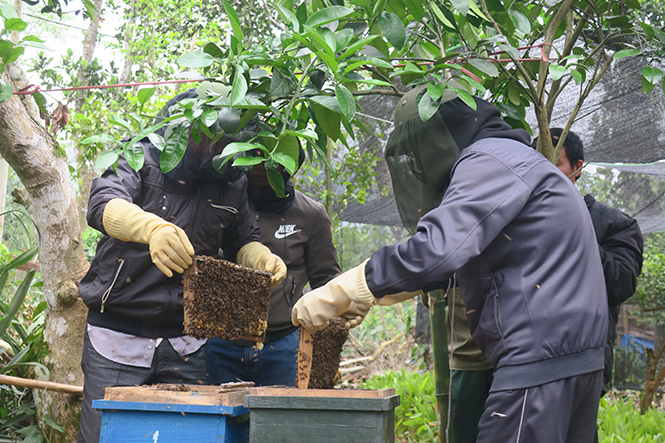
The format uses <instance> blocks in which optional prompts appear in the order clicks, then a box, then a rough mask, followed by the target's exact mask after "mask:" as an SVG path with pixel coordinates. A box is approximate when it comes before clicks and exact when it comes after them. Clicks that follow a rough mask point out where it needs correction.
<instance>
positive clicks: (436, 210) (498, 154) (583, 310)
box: [292, 90, 608, 443]
mask: <svg viewBox="0 0 665 443" xmlns="http://www.w3.org/2000/svg"><path fill="white" fill-rule="evenodd" d="M418 93H423V92H422V91H420V92H419V91H417V90H416V91H414V92H412V93H410V94H411V95H409V94H407V95H406V96H405V97H403V99H401V100H400V102H399V104H398V109H397V110H396V120H398V121H399V122H400V123H399V124H396V127H395V129H394V130H393V132H392V133H391V135H390V138H389V140H388V145H387V147H386V158H387V161H388V164H389V166H390V167H391V176H392V180H393V188H394V189H395V192H396V196H397V197H398V198H397V202H398V205H400V206H401V207H400V211H401V212H402V219H403V221H405V225H406V226H409V220H410V221H412V222H413V225H412V226H414V227H415V231H414V235H413V237H411V238H410V239H409V240H407V241H406V242H404V243H401V244H398V245H392V246H386V247H384V248H381V249H379V250H378V251H376V252H375V253H374V254H373V255H372V257H371V258H370V259H368V260H367V261H365V262H364V263H362V264H361V265H359V266H358V267H356V268H354V269H351V270H350V271H347V272H345V273H343V274H341V275H340V276H339V277H336V278H334V279H333V280H331V281H330V282H329V283H328V284H326V285H325V286H323V287H321V288H319V289H317V290H314V291H311V292H310V293H308V294H305V296H303V298H302V299H300V301H299V302H298V303H296V305H295V307H294V309H293V312H292V321H293V323H294V324H297V325H302V326H303V327H306V328H308V329H311V330H317V329H320V328H323V327H325V325H326V323H327V322H328V320H329V319H330V318H333V317H335V316H337V315H340V314H341V313H343V312H345V311H346V310H347V309H348V307H349V305H350V304H351V303H352V302H353V303H356V304H359V305H363V306H371V305H373V304H391V303H396V302H399V301H403V300H406V299H408V298H410V297H413V296H415V295H416V294H420V293H422V291H430V290H434V289H446V288H447V287H448V280H449V279H450V278H451V277H453V275H455V277H456V279H457V283H458V285H459V289H460V292H461V296H462V299H463V301H464V304H465V305H466V315H467V319H468V322H469V327H470V331H471V334H472V336H473V338H474V340H475V342H476V343H477V344H478V346H479V347H480V349H481V350H482V351H483V353H484V354H485V356H486V357H487V358H488V359H489V361H490V362H491V363H492V365H493V366H494V368H495V373H494V380H493V381H492V385H491V388H490V393H489V397H488V399H487V401H486V403H485V411H484V413H483V415H482V417H481V419H480V422H479V426H478V427H479V434H478V439H477V442H478V443H488V442H498V441H501V442H504V441H511V442H542V443H557V442H571V443H572V442H585V441H592V439H593V434H594V431H595V426H596V418H597V413H598V402H599V398H600V390H601V387H602V369H603V359H604V349H603V346H604V342H605V340H606V335H607V315H608V314H607V306H606V305H607V302H606V300H605V281H604V277H603V270H602V266H601V263H600V258H599V255H598V252H597V251H598V249H597V245H596V241H595V236H594V231H593V225H592V224H591V219H590V218H589V214H588V211H587V209H586V207H585V205H584V202H583V201H582V200H581V199H579V198H576V197H575V192H574V187H573V184H572V183H571V182H570V181H569V180H567V179H566V177H565V176H563V175H562V174H561V173H560V172H559V171H558V170H557V169H556V167H555V166H554V165H553V164H552V163H551V162H550V161H549V160H547V159H546V158H545V157H544V156H543V155H541V154H540V153H539V152H537V151H534V150H533V149H531V148H530V146H529V141H530V137H529V135H528V134H527V132H526V131H523V130H519V129H518V130H515V129H513V128H511V127H510V126H509V125H508V124H507V123H506V122H505V121H503V119H501V116H500V112H499V110H498V109H497V108H496V107H495V106H493V105H491V104H490V103H488V102H486V101H484V100H481V99H478V98H474V100H475V102H476V105H477V109H476V110H475V111H474V110H472V109H471V108H470V107H469V106H467V105H466V104H465V103H463V102H462V100H460V99H459V98H456V97H455V95H454V93H452V91H448V92H447V93H446V95H444V97H443V99H442V103H441V105H440V107H439V109H438V112H436V113H435V115H434V116H433V117H432V118H430V119H429V120H428V121H427V122H423V121H422V120H421V119H420V117H419V116H418V113H417V106H415V103H417V100H416V97H417V94H418ZM425 93H426V92H425ZM409 192H410V193H411V196H412V198H411V200H415V201H416V205H415V206H414V205H411V206H409V205H408V200H409V199H404V198H399V197H400V196H401V197H403V196H404V195H406V193H409ZM398 193H400V194H398ZM437 200H439V201H437ZM405 202H407V203H405ZM419 210H420V211H421V212H420V213H418V211H419ZM414 211H415V212H414ZM420 216H422V218H421V219H420V220H419V221H418V218H419V217H420ZM571 226H575V229H571V228H570V227H571Z"/></svg>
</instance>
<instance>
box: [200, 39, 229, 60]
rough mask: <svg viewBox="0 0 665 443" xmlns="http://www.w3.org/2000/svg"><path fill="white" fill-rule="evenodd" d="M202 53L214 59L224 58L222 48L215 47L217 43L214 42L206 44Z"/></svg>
mask: <svg viewBox="0 0 665 443" xmlns="http://www.w3.org/2000/svg"><path fill="white" fill-rule="evenodd" d="M203 52H205V53H206V54H210V55H212V56H213V57H215V58H224V57H225V54H224V51H223V50H222V48H220V47H219V46H217V43H215V42H208V44H206V45H205V46H204V47H203Z"/></svg>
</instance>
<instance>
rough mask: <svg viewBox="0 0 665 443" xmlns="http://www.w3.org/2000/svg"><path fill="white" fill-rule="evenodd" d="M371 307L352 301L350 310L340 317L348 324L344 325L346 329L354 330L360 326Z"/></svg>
mask: <svg viewBox="0 0 665 443" xmlns="http://www.w3.org/2000/svg"><path fill="white" fill-rule="evenodd" d="M371 307H372V305H359V304H358V303H356V302H353V301H352V302H351V304H350V305H349V309H347V310H346V312H343V313H342V314H341V315H340V317H342V318H343V319H344V320H346V323H344V326H346V329H352V328H355V327H356V326H358V325H360V324H361V323H362V322H363V320H364V319H365V317H366V316H367V313H368V312H369V310H370V309H371Z"/></svg>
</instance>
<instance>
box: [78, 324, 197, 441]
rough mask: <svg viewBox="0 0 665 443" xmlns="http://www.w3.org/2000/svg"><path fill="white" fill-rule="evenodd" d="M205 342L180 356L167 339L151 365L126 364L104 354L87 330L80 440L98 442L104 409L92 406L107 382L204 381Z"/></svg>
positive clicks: (163, 341)
mask: <svg viewBox="0 0 665 443" xmlns="http://www.w3.org/2000/svg"><path fill="white" fill-rule="evenodd" d="M204 354H205V346H203V347H202V348H201V349H199V350H198V351H196V352H194V353H193V354H189V355H187V356H186V357H181V356H180V355H178V353H177V352H176V351H174V350H173V347H172V346H171V343H170V342H169V341H168V340H166V339H164V340H162V342H161V343H160V344H159V346H158V347H157V349H156V350H155V356H154V358H153V360H152V367H150V368H140V367H136V366H128V365H123V364H121V363H116V362H113V361H111V360H109V359H107V358H105V357H102V356H101V355H100V354H99V353H98V352H97V351H96V350H95V348H94V347H93V346H92V344H91V343H90V338H89V337H88V333H87V331H86V333H85V337H84V342H83V356H82V358H81V368H82V369H83V376H84V378H83V383H84V384H83V407H82V410H81V424H80V426H79V435H78V440H77V442H78V443H98V442H99V433H100V430H101V427H102V412H101V411H100V410H97V409H94V408H93V407H92V400H97V399H103V398H104V389H106V388H107V387H108V386H134V385H145V384H155V383H183V384H205V383H206V379H207V375H206V372H205V355H204Z"/></svg>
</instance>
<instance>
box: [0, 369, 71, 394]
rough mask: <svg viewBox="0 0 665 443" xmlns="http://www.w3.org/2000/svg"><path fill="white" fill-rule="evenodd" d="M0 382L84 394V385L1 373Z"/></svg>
mask: <svg viewBox="0 0 665 443" xmlns="http://www.w3.org/2000/svg"><path fill="white" fill-rule="evenodd" d="M0 383H2V384H4V385H12V386H21V387H24V388H32V389H44V390H47V391H53V392H63V393H65V394H74V395H83V386H74V385H66V384H63V383H54V382H50V381H43V380H32V379H29V378H21V377H12V376H10V375H2V374H0Z"/></svg>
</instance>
